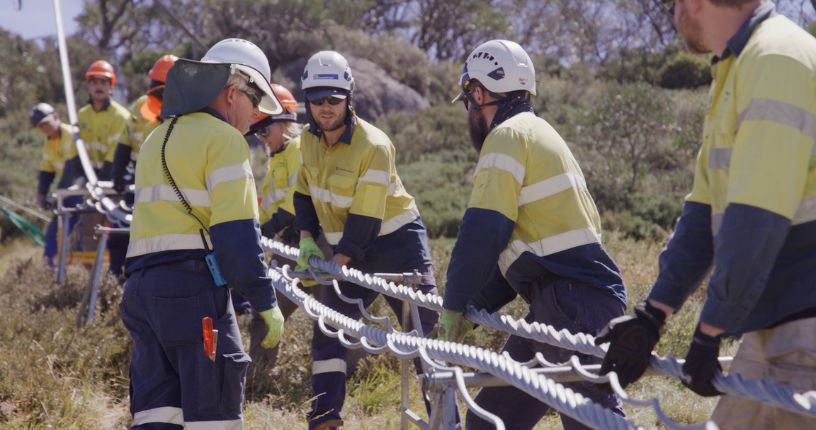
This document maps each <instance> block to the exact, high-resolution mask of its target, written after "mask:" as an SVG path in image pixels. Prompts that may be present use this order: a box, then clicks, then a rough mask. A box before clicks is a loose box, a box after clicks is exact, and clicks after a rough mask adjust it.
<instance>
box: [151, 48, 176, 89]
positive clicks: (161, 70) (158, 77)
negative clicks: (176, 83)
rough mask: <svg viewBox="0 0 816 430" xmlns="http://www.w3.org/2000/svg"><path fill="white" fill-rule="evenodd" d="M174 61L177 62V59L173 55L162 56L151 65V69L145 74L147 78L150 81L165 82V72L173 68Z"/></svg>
mask: <svg viewBox="0 0 816 430" xmlns="http://www.w3.org/2000/svg"><path fill="white" fill-rule="evenodd" d="M176 60H178V57H176V56H175V55H171V54H168V55H162V56H161V57H159V59H158V60H156V62H155V63H153V67H151V68H150V71H149V72H147V76H148V77H150V80H151V81H158V82H165V81H167V72H168V71H169V70H170V68H171V67H173V64H175V63H176Z"/></svg>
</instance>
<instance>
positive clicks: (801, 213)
mask: <svg viewBox="0 0 816 430" xmlns="http://www.w3.org/2000/svg"><path fill="white" fill-rule="evenodd" d="M811 221H816V196H813V197H809V198H806V199H804V200H802V203H800V204H799V209H798V210H797V211H796V215H794V217H793V221H791V224H792V225H797V224H804V223H806V222H811Z"/></svg>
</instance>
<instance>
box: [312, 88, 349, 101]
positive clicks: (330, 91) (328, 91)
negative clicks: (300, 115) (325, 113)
mask: <svg viewBox="0 0 816 430" xmlns="http://www.w3.org/2000/svg"><path fill="white" fill-rule="evenodd" d="M324 97H337V98H338V99H345V98H346V97H348V91H346V90H344V89H342V88H334V87H317V88H309V89H307V90H306V100H309V101H312V100H318V99H322V98H324Z"/></svg>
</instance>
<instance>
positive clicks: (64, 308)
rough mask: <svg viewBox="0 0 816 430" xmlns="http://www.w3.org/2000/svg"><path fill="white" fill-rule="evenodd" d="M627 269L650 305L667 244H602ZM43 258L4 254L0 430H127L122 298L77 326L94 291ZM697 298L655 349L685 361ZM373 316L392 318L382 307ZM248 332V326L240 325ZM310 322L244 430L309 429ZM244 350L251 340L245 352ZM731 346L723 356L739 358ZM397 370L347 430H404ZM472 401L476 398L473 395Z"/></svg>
mask: <svg viewBox="0 0 816 430" xmlns="http://www.w3.org/2000/svg"><path fill="white" fill-rule="evenodd" d="M605 240H606V243H607V247H608V248H609V250H610V252H611V253H612V254H613V256H614V257H615V258H616V260H617V262H618V263H619V265H620V266H621V270H622V272H623V274H624V278H625V281H626V284H627V286H628V288H629V296H630V297H629V303H630V306H631V304H633V303H635V302H637V301H639V300H642V299H643V297H644V296H645V295H646V293H647V292H648V289H649V288H650V286H651V282H652V281H653V280H654V278H655V276H656V274H657V255H658V253H659V251H660V245H658V244H655V243H652V242H646V241H641V242H635V241H631V240H627V239H623V238H622V237H621V236H619V235H616V234H609V235H607V237H606V238H605ZM431 245H432V252H433V256H434V261H435V264H436V267H435V268H436V276H437V279H438V281H439V285H440V287H443V286H444V277H445V276H444V275H445V271H446V269H447V267H446V266H447V261H448V259H449V257H450V251H451V249H452V246H453V240H451V239H439V240H433V241H432V244H431ZM40 250H41V248H36V247H34V246H32V245H29V244H28V243H26V242H23V241H17V242H11V243H7V244H6V245H5V246H3V247H0V273H3V275H2V279H0V291H2V293H0V314H2V315H3V321H4V323H3V324H2V325H0V369H2V371H1V372H0V428H3V429H46V428H75V429H85V428H94V429H121V428H124V427H126V426H127V425H128V422H129V418H130V416H129V412H128V400H127V384H128V379H127V363H128V361H129V337H128V335H127V332H126V330H125V329H124V327H123V326H122V324H121V322H120V320H119V316H118V309H117V307H116V304H117V303H118V301H119V299H120V294H121V288H120V287H119V286H118V285H117V284H116V283H115V282H114V280H113V279H111V278H107V279H105V282H104V287H103V293H102V305H101V307H100V310H99V313H98V315H97V317H96V319H95V321H94V324H93V325H91V326H89V327H87V328H84V329H81V330H79V329H77V328H76V327H75V325H74V321H75V318H76V312H77V306H78V301H79V298H80V295H81V293H82V291H83V289H84V288H85V286H86V285H87V282H88V273H87V270H86V269H85V268H83V267H78V266H77V267H70V268H69V271H68V282H67V283H66V285H64V286H60V285H57V284H56V283H55V282H54V280H53V275H52V274H51V273H50V271H49V270H47V269H45V268H43V267H42V261H41V257H40V256H39V252H40ZM702 297H703V296H702V293H701V292H698V293H697V294H695V295H694V296H692V298H691V300H689V302H688V303H687V305H686V306H684V308H683V309H682V310H681V312H680V313H679V314H678V315H677V316H676V317H675V318H673V319H672V320H670V322H669V324H668V329H667V333H666V335H664V337H663V341H662V342H661V343H660V345H659V347H658V350H659V351H660V352H661V354H667V353H673V354H675V355H680V356H682V355H685V349H686V346H687V344H688V339H689V337H690V335H691V332H692V330H693V327H694V323H695V322H696V315H697V314H698V312H699V310H700V308H701V304H702ZM374 306H375V308H374V309H375V313H378V314H383V313H390V310H388V307H387V306H385V305H384V303H383V301H382V300H381V299H380V300H378V301H377V302H375V305H374ZM504 311H506V312H508V313H511V314H514V315H516V316H521V315H523V313H524V311H525V305H524V303H522V302H521V301H514V302H513V303H511V304H510V305H508V306H507V307H506V308H505V309H504ZM242 324H244V325H246V321H242ZM310 327H311V322H310V321H309V320H308V319H307V317H306V315H305V314H304V313H303V312H296V313H295V314H294V315H293V316H292V317H291V318H290V319H289V320H287V323H286V333H285V335H284V338H283V348H282V349H283V351H282V354H281V357H280V361H279V366H278V367H277V368H275V369H274V370H273V371H272V373H271V374H270V375H260V376H258V375H255V377H254V379H252V380H251V384H250V387H249V388H248V391H247V403H246V406H245V415H246V428H248V429H271V428H274V429H281V428H292V429H296V428H303V426H304V422H305V419H304V417H305V414H306V412H307V411H308V409H309V401H310V397H309V396H310V393H309V391H310V388H309V387H310V384H309V369H310V356H309V342H310V337H311V328H310ZM504 338H505V336H503V335H501V334H498V333H495V332H493V331H490V330H486V329H483V328H480V329H477V330H476V331H474V332H473V333H471V334H470V335H468V337H467V338H466V341H467V342H469V343H474V344H477V345H482V346H486V347H489V348H492V349H496V350H497V349H499V348H500V347H501V345H502V343H503V341H504ZM246 340H247V339H245V341H246ZM733 349H734V345H733V344H728V345H727V346H726V347H725V348H724V351H723V354H731V353H733ZM399 368H400V364H399V361H398V360H397V359H396V358H394V357H391V356H384V355H381V356H374V357H370V358H368V359H366V361H364V362H363V363H362V364H361V365H360V368H359V369H358V371H357V372H356V373H355V375H354V376H353V377H352V378H351V379H350V380H349V383H348V393H349V395H348V399H347V402H346V406H345V409H344V418H345V420H346V423H347V428H355V429H358V428H359V429H391V428H398V427H399V422H400V417H399V414H398V408H399V404H400V378H399ZM627 392H628V393H629V394H630V395H631V396H633V397H635V398H648V397H651V396H655V395H656V396H657V397H658V398H659V399H660V400H661V405H662V406H663V407H664V408H665V411H666V413H667V414H668V415H669V416H671V417H672V418H674V419H675V420H678V421H680V422H684V423H689V422H698V421H702V420H704V419H705V418H706V417H707V416H708V414H709V413H710V411H711V409H712V407H713V405H714V403H715V400H712V399H701V398H700V397H698V396H696V395H694V394H693V393H691V392H690V391H688V390H686V389H685V388H683V387H682V386H680V384H679V383H678V382H677V381H674V380H669V379H667V378H661V377H651V378H647V379H645V380H644V381H642V382H639V383H637V384H634V385H633V386H632V387H631V388H630V389H628V390H627ZM474 393H475V392H474ZM411 407H412V409H414V410H415V411H423V410H424V407H423V405H422V403H421V400H420V396H419V387H418V384H417V383H416V382H415V381H414V382H413V383H412V386H411ZM626 412H627V414H628V415H629V416H631V417H633V418H634V421H635V422H636V423H637V424H639V425H642V426H644V427H646V428H660V425H658V422H657V420H656V418H655V416H654V413H653V412H652V411H651V409H649V408H646V409H632V408H629V407H628V406H627V407H626ZM536 428H537V429H551V428H553V429H555V428H560V422H559V420H558V418H557V416H556V415H554V414H553V415H550V416H547V417H545V419H544V420H542V422H541V423H539V425H538V426H537V427H536Z"/></svg>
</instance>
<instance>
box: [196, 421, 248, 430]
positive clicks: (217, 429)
mask: <svg viewBox="0 0 816 430" xmlns="http://www.w3.org/2000/svg"><path fill="white" fill-rule="evenodd" d="M243 428H244V420H243V419H238V420H227V421H187V422H186V423H184V429H185V430H241V429H243Z"/></svg>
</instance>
